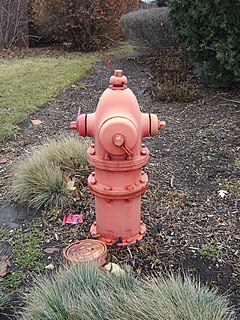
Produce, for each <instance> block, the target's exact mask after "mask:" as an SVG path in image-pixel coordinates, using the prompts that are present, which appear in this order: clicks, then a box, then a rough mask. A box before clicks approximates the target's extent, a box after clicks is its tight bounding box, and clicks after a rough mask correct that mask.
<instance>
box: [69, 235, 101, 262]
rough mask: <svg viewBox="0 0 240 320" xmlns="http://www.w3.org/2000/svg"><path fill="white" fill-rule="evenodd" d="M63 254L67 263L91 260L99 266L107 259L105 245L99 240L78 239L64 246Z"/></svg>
mask: <svg viewBox="0 0 240 320" xmlns="http://www.w3.org/2000/svg"><path fill="white" fill-rule="evenodd" d="M63 256H64V258H65V259H66V262H68V263H75V262H79V263H81V262H90V261H92V262H94V263H95V262H96V265H97V266H99V267H100V266H103V265H104V264H105V263H106V261H107V246H106V245H105V243H103V242H101V241H99V240H93V239H86V240H79V241H76V242H74V243H72V244H71V245H69V246H68V247H67V248H65V249H64V250H63Z"/></svg>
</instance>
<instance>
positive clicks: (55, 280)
mask: <svg viewBox="0 0 240 320" xmlns="http://www.w3.org/2000/svg"><path fill="white" fill-rule="evenodd" d="M25 303H26V304H25V309H24V310H23V311H22V314H21V319H22V320H27V319H28V320H42V319H45V320H63V319H69V320H95V319H96V320H101V319H102V320H112V319H114V320H123V319H125V320H136V319H138V320H176V319H177V320H202V319H204V320H230V319H234V313H233V311H232V310H231V309H230V308H229V307H228V302H227V299H226V298H225V297H222V296H218V295H217V293H216V291H213V290H210V289H208V288H207V287H201V286H200V284H199V283H197V282H193V281H191V280H190V279H189V278H188V277H187V276H185V277H184V278H183V279H182V278H181V277H180V276H179V277H173V276H169V277H167V278H153V279H139V278H135V277H134V276H133V274H132V273H130V272H126V271H125V272H121V273H117V274H111V273H109V272H106V271H102V270H101V271H99V270H98V269H96V268H95V267H93V266H91V265H88V264H87V265H81V264H75V265H73V266H72V267H70V268H68V269H60V270H59V271H58V273H56V274H55V275H53V276H52V277H48V278H45V279H40V280H37V281H36V283H35V284H34V286H33V287H32V289H31V290H30V292H29V293H28V294H26V295H25Z"/></svg>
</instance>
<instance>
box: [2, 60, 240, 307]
mask: <svg viewBox="0 0 240 320" xmlns="http://www.w3.org/2000/svg"><path fill="white" fill-rule="evenodd" d="M111 59H112V66H111V67H109V66H108V63H107V60H108V59H107V57H106V58H102V59H101V61H99V63H98V64H97V65H95V66H94V67H93V68H92V70H91V71H90V72H89V73H88V74H87V75H86V76H84V77H83V78H82V79H81V80H79V81H78V82H76V83H74V84H73V85H72V86H71V87H70V88H69V89H67V90H65V91H63V92H61V93H60V94H59V95H58V96H57V97H56V99H55V100H53V101H50V102H48V103H47V104H46V105H45V106H43V107H42V108H41V109H39V111H38V112H36V113H35V114H33V115H30V116H29V117H28V119H27V120H25V121H24V122H22V123H21V124H19V125H18V127H17V130H18V131H17V134H16V137H15V138H14V139H12V140H9V141H4V142H2V143H1V144H0V151H1V154H2V156H6V157H7V158H8V162H6V163H5V164H2V165H0V172H1V175H2V177H3V180H4V181H5V184H4V185H3V187H2V190H1V192H0V201H1V202H2V203H4V202H6V201H7V200H8V198H10V199H9V200H11V194H10V193H9V187H10V185H11V181H12V176H13V172H14V168H15V166H16V165H17V163H18V161H19V159H20V158H21V156H23V155H24V153H25V152H26V150H31V149H32V148H33V147H36V146H38V145H39V144H42V143H45V142H46V141H47V140H48V139H52V138H54V139H55V138H58V137H59V136H61V135H62V134H65V135H69V134H76V133H72V132H71V133H70V131H69V129H68V128H69V123H70V122H71V121H72V120H75V118H76V116H77V112H78V109H79V107H81V109H82V112H84V113H89V112H94V110H95V108H96V105H97V102H98V99H99V97H100V96H101V94H102V92H103V90H105V88H106V87H107V86H108V79H109V77H110V76H111V75H112V74H113V70H114V69H122V70H123V72H124V74H125V75H126V76H127V77H128V82H129V88H130V89H131V90H132V91H133V92H134V93H135V95H136V97H137V100H138V102H139V105H140V108H141V111H142V112H151V113H155V114H157V115H158V117H159V118H160V119H161V120H165V121H166V122H167V127H166V129H164V130H162V131H161V132H160V133H159V135H158V136H157V137H151V138H146V139H145V140H144V143H145V144H146V146H147V147H148V148H149V149H150V153H151V159H150V162H149V164H148V165H147V166H146V168H145V169H144V170H145V172H146V173H147V174H148V176H149V190H148V192H147V193H146V194H145V195H144V196H143V199H142V219H143V220H144V222H145V223H146V225H147V234H146V236H145V237H144V239H143V240H142V241H139V242H138V243H136V244H135V245H129V246H126V247H117V246H113V247H111V248H110V249H109V255H110V260H111V261H112V262H115V263H118V264H120V265H123V264H127V265H130V266H131V267H132V268H133V270H134V271H135V272H136V273H137V274H138V275H152V274H158V273H163V274H165V273H166V272H169V271H170V272H174V273H175V272H176V273H177V272H181V273H184V272H186V273H188V274H190V275H192V276H194V277H196V278H200V280H201V282H202V283H203V284H207V285H208V286H210V287H213V288H216V289H218V291H219V292H220V293H227V294H228V295H229V297H230V301H231V304H233V305H234V306H235V307H236V309H238V310H239V307H240V305H239V301H240V287H239V284H240V281H239V280H240V260H239V255H240V247H239V240H240V234H239V222H240V220H239V219H240V217H239V176H238V174H239V165H238V166H237V165H236V160H237V159H239V123H238V119H239V117H238V116H239V106H240V94H239V93H238V92H237V91H236V90H214V89H210V88H207V87H206V86H203V87H202V93H203V94H202V97H201V99H199V100H197V101H194V102H191V103H177V102H173V103H165V102H159V101H154V100H153V99H152V85H153V79H152V75H151V67H150V66H149V65H148V64H146V63H144V59H143V58H141V59H138V56H137V55H136V54H129V55H125V56H119V57H112V58H111ZM32 119H40V120H41V121H42V122H43V123H42V125H41V126H33V125H32V123H31V120H32ZM220 190H224V191H226V192H227V193H226V194H225V196H224V197H221V193H219V191H220ZM83 193H84V195H83V197H82V202H81V203H77V204H76V205H75V206H73V207H72V208H68V212H67V213H80V212H82V213H83V214H84V223H83V224H80V225H76V226H64V227H62V226H61V223H60V221H53V222H48V221H45V222H44V223H43V232H44V233H45V236H46V246H45V247H58V248H60V249H61V250H62V249H63V248H64V247H66V245H68V244H69V242H70V241H74V240H77V239H84V238H89V237H90V235H89V227H90V225H91V223H92V222H93V221H94V202H93V199H92V197H91V196H90V193H89V192H88V190H87V188H86V189H84V190H83ZM65 213H66V212H65ZM56 233H57V235H58V236H57V237H56V236H54V234H56ZM61 252H62V251H60V252H59V254H56V253H54V254H53V255H52V257H50V261H52V262H53V263H56V264H59V263H61V261H62V254H61ZM50 256H51V255H50ZM51 259H52V260H51ZM46 263H49V254H47V255H46Z"/></svg>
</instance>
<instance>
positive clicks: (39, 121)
mask: <svg viewBox="0 0 240 320" xmlns="http://www.w3.org/2000/svg"><path fill="white" fill-rule="evenodd" d="M31 122H32V124H33V125H34V126H37V125H39V124H41V123H43V122H42V121H41V120H39V119H34V120H31Z"/></svg>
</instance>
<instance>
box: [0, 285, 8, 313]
mask: <svg viewBox="0 0 240 320" xmlns="http://www.w3.org/2000/svg"><path fill="white" fill-rule="evenodd" d="M9 301H10V294H8V293H7V292H6V288H5V286H4V285H3V282H2V280H1V279H0V311H1V309H3V308H4V307H5V306H6V305H7V303H8V302H9Z"/></svg>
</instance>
